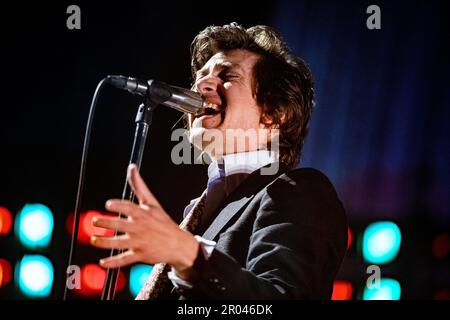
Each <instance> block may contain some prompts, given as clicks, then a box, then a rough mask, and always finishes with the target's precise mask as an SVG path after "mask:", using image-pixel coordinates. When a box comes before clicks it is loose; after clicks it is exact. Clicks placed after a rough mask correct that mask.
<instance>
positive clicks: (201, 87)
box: [197, 75, 220, 94]
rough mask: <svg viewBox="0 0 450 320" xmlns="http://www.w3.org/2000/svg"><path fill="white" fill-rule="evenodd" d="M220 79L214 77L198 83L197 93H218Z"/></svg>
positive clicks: (205, 78) (208, 77)
mask: <svg viewBox="0 0 450 320" xmlns="http://www.w3.org/2000/svg"><path fill="white" fill-rule="evenodd" d="M219 81H220V80H219V79H218V78H217V77H215V76H213V75H211V76H207V77H204V78H203V79H200V80H199V81H198V82H197V91H198V92H200V93H201V94H206V93H213V92H217V87H218V85H219Z"/></svg>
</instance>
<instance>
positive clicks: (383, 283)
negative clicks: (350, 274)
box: [363, 278, 402, 300]
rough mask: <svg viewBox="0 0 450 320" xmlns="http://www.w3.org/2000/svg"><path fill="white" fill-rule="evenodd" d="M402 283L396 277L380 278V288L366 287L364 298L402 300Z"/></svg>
mask: <svg viewBox="0 0 450 320" xmlns="http://www.w3.org/2000/svg"><path fill="white" fill-rule="evenodd" d="M401 292H402V289H401V286H400V283H399V282H398V281H397V280H395V279H390V278H384V279H380V283H379V288H376V287H373V288H370V289H369V288H368V287H365V288H364V293H363V300H400V296H401Z"/></svg>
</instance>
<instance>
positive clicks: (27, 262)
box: [15, 255, 54, 298]
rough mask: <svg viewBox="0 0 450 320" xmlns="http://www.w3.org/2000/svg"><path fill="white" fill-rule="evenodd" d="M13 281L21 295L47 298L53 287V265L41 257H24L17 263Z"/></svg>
mask: <svg viewBox="0 0 450 320" xmlns="http://www.w3.org/2000/svg"><path fill="white" fill-rule="evenodd" d="M16 269H17V271H16V272H15V277H16V278H15V280H16V283H18V285H19V289H20V291H22V293H23V294H25V295H27V296H29V297H33V298H45V297H48V296H49V295H50V293H51V291H52V285H53V273H54V272H53V265H52V263H51V261H50V260H49V259H48V258H46V257H44V256H42V255H25V256H24V257H23V258H22V260H21V261H19V262H18V263H17V266H16Z"/></svg>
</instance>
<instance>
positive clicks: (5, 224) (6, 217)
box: [0, 207, 13, 234]
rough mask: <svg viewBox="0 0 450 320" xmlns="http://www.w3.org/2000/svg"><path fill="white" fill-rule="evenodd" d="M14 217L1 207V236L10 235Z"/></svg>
mask: <svg viewBox="0 0 450 320" xmlns="http://www.w3.org/2000/svg"><path fill="white" fill-rule="evenodd" d="M12 222H13V219H12V215H11V212H9V210H8V209H6V208H5V207H0V234H8V232H9V230H11V226H12Z"/></svg>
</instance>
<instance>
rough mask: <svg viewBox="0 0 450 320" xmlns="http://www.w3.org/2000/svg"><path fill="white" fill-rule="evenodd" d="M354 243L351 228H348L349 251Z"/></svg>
mask: <svg viewBox="0 0 450 320" xmlns="http://www.w3.org/2000/svg"><path fill="white" fill-rule="evenodd" d="M352 241H353V233H352V230H351V229H350V227H348V228H347V250H348V249H350V246H351V245H352Z"/></svg>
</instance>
